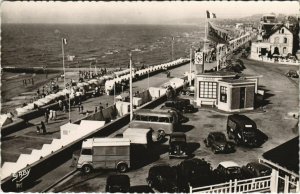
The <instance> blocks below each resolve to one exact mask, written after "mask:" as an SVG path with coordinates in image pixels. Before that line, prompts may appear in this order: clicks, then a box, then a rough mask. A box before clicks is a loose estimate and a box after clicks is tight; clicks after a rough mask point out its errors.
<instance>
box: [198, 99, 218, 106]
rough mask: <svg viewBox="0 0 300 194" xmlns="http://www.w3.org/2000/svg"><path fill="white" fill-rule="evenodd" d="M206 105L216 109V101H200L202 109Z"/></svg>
mask: <svg viewBox="0 0 300 194" xmlns="http://www.w3.org/2000/svg"><path fill="white" fill-rule="evenodd" d="M202 104H204V105H211V107H215V102H214V101H208V100H200V107H201V106H202Z"/></svg>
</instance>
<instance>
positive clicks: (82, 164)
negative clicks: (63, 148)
mask: <svg viewBox="0 0 300 194" xmlns="http://www.w3.org/2000/svg"><path fill="white" fill-rule="evenodd" d="M97 168H103V169H104V168H112V169H117V170H118V171H119V172H126V171H127V170H128V169H129V168H130V140H129V139H126V138H91V139H86V140H84V141H83V142H82V148H81V152H80V155H79V158H78V162H77V169H80V170H82V171H83V172H84V173H89V172H91V171H92V170H93V169H97Z"/></svg>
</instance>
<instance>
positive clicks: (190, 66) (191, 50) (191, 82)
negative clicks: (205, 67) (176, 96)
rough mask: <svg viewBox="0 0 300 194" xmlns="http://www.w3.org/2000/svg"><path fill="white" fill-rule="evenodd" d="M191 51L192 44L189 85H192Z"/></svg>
mask: <svg viewBox="0 0 300 194" xmlns="http://www.w3.org/2000/svg"><path fill="white" fill-rule="evenodd" d="M192 52H193V49H192V46H191V48H190V79H189V81H190V86H191V85H192V55H193V54H192Z"/></svg>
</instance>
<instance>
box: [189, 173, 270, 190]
mask: <svg viewBox="0 0 300 194" xmlns="http://www.w3.org/2000/svg"><path fill="white" fill-rule="evenodd" d="M270 191H271V175H270V176H264V177H258V178H252V179H245V180H239V181H238V180H236V179H235V180H234V181H231V180H230V181H229V182H227V183H221V184H216V185H210V186H204V187H198V188H192V187H190V193H237V192H239V193H249V192H270Z"/></svg>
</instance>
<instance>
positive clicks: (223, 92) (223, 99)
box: [220, 86, 227, 103]
mask: <svg viewBox="0 0 300 194" xmlns="http://www.w3.org/2000/svg"><path fill="white" fill-rule="evenodd" d="M220 101H221V102H225V103H226V102H227V87H225V86H221V87H220Z"/></svg>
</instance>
